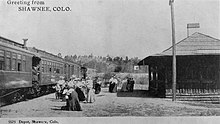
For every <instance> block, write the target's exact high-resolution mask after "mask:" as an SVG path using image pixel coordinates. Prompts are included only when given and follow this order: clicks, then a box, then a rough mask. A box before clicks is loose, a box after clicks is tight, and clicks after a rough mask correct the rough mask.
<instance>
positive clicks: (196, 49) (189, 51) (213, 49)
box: [139, 32, 220, 65]
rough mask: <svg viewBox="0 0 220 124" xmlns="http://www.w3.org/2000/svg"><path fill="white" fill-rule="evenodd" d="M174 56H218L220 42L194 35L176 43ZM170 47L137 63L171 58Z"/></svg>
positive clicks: (205, 36) (208, 37) (204, 36)
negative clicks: (155, 58) (164, 57)
mask: <svg viewBox="0 0 220 124" xmlns="http://www.w3.org/2000/svg"><path fill="white" fill-rule="evenodd" d="M175 45H176V56H186V55H187V56H188V55H220V40H219V39H216V38H213V37H211V36H208V35H205V34H202V33H198V32H196V33H194V34H192V35H190V36H189V37H187V38H185V39H183V40H181V41H180V42H178V43H176V44H175ZM172 48H173V47H172V46H171V47H170V48H168V49H166V50H164V51H163V52H161V53H158V54H154V55H151V56H148V57H146V58H144V59H143V60H141V61H140V62H139V65H140V63H143V61H144V60H146V59H147V58H150V57H156V56H172Z"/></svg>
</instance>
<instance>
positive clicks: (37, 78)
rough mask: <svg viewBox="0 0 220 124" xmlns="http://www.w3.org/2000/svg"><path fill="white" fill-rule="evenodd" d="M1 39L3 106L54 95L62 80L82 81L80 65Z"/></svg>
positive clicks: (1, 97) (0, 80) (1, 100)
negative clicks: (59, 81) (78, 79)
mask: <svg viewBox="0 0 220 124" xmlns="http://www.w3.org/2000/svg"><path fill="white" fill-rule="evenodd" d="M26 41H27V40H24V44H20V43H17V42H15V41H12V40H9V39H6V38H4V37H0V106H3V105H6V104H8V103H15V102H19V101H22V100H25V99H28V98H34V97H38V96H41V95H44V94H48V93H51V92H53V91H54V89H53V88H52V87H53V86H54V85H56V82H57V81H58V80H60V78H62V77H63V78H65V79H66V80H68V79H69V78H70V77H71V76H72V75H75V76H77V77H81V65H80V64H78V63H76V62H73V61H70V60H66V59H64V58H62V57H61V56H58V55H54V54H51V53H49V52H46V51H43V50H40V49H37V48H34V47H33V48H31V47H27V46H26Z"/></svg>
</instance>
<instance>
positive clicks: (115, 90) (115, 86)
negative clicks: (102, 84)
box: [112, 83, 117, 93]
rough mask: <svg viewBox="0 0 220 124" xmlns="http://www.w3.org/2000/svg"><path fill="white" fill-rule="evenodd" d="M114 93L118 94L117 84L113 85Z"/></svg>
mask: <svg viewBox="0 0 220 124" xmlns="http://www.w3.org/2000/svg"><path fill="white" fill-rule="evenodd" d="M112 92H113V93H116V92H117V84H115V83H114V84H113V89H112Z"/></svg>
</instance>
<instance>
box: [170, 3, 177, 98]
mask: <svg viewBox="0 0 220 124" xmlns="http://www.w3.org/2000/svg"><path fill="white" fill-rule="evenodd" d="M173 4H174V0H170V2H169V5H170V8H171V23H172V48H173V49H172V54H173V67H172V70H173V77H172V81H173V87H172V91H173V97H172V101H176V45H175V44H176V41H175V23H174V6H173Z"/></svg>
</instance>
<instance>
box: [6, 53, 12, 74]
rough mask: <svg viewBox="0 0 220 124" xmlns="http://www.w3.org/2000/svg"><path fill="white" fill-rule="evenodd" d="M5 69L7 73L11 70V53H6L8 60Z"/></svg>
mask: <svg viewBox="0 0 220 124" xmlns="http://www.w3.org/2000/svg"><path fill="white" fill-rule="evenodd" d="M5 64H6V66H5V69H6V70H7V71H10V70H11V53H10V52H6V60H5Z"/></svg>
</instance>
